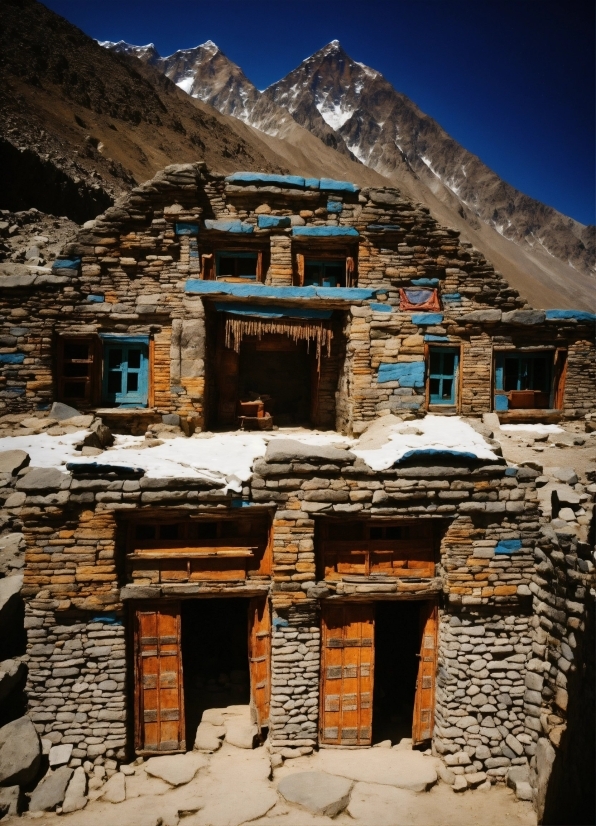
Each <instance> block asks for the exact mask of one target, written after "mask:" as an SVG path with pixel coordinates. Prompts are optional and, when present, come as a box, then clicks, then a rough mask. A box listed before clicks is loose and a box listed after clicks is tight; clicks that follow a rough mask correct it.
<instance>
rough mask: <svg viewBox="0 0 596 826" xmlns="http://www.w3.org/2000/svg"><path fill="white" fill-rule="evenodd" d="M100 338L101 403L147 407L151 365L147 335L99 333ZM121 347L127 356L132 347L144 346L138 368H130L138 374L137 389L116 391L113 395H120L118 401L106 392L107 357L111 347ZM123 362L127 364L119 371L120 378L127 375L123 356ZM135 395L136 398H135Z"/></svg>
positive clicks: (114, 405)
mask: <svg viewBox="0 0 596 826" xmlns="http://www.w3.org/2000/svg"><path fill="white" fill-rule="evenodd" d="M99 337H100V339H101V340H102V342H103V352H102V359H101V361H102V403H104V404H108V405H110V406H113V407H114V408H122V409H126V408H131V409H134V408H143V409H145V408H147V407H148V406H149V395H150V393H149V387H150V384H151V380H150V373H151V367H152V365H151V364H150V359H149V354H150V346H149V341H150V339H149V336H148V335H142V336H134V335H132V336H128V335H117V334H111V333H100V336H99ZM115 348H121V349H122V350H123V351H126V356H128V350H129V349H132V348H144V349H142V350H141V355H140V360H139V368H138V369H137V368H130V369H131V371H132V372H133V373H135V374H137V375H138V377H139V378H138V389H137V391H136V393H133V392H132V391H130V392H127V393H121V394H118V393H116V394H115V396H116V397H117V396H118V395H121V396H122V397H123V400H122V401H120V402H119V403H118V402H117V401H116V402H114V401H113V400H112V399H110V398H109V396H110V395H111V394H110V393H109V392H108V381H109V374H110V371H109V369H108V359H109V353H110V351H111V350H112V349H115ZM122 363H123V364H126V365H127V366H126V367H125V368H124V369H122V370H119V371H114V372H120V374H121V376H122V380H124V377H127V376H128V369H129V368H128V361H127V358H123V361H122ZM127 396H129V397H130V400H129V401H126V397H127ZM135 396H136V397H137V398H135Z"/></svg>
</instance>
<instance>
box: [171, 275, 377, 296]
mask: <svg viewBox="0 0 596 826" xmlns="http://www.w3.org/2000/svg"><path fill="white" fill-rule="evenodd" d="M184 291H185V292H187V293H193V294H195V295H234V296H237V297H238V298H289V299H292V300H294V299H299V300H304V299H310V298H331V299H334V300H337V299H341V300H344V301H367V300H370V299H374V298H375V297H376V295H377V293H379V292H382V293H384V292H386V291H385V290H367V289H364V288H360V287H266V286H264V285H263V284H235V283H233V282H228V281H203V280H202V279H199V278H196V279H195V278H189V279H188V281H187V282H186V284H185V286H184Z"/></svg>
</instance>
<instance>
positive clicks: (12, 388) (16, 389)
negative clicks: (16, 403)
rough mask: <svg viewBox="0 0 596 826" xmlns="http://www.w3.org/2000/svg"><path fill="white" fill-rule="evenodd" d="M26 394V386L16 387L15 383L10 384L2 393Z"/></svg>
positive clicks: (8, 394)
mask: <svg viewBox="0 0 596 826" xmlns="http://www.w3.org/2000/svg"><path fill="white" fill-rule="evenodd" d="M24 394H25V388H24V387H15V386H14V385H8V386H7V388H6V390H5V391H4V392H3V393H0V395H2V396H23V395H24Z"/></svg>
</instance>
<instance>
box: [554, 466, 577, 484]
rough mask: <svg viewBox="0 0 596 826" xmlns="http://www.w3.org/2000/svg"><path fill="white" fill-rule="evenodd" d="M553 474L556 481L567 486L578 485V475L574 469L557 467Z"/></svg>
mask: <svg viewBox="0 0 596 826" xmlns="http://www.w3.org/2000/svg"><path fill="white" fill-rule="evenodd" d="M551 473H552V475H553V476H554V477H555V479H558V480H559V482H563V484H565V485H576V484H577V473H576V472H575V470H574V469H573V468H572V467H555V468H552V469H551Z"/></svg>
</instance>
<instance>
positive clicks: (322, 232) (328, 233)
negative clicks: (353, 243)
mask: <svg viewBox="0 0 596 826" xmlns="http://www.w3.org/2000/svg"><path fill="white" fill-rule="evenodd" d="M292 235H307V236H310V237H311V238H330V237H336V236H352V237H355V238H358V236H359V233H358V230H357V229H356V227H292Z"/></svg>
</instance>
